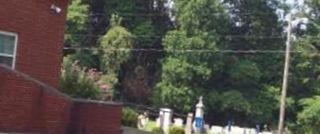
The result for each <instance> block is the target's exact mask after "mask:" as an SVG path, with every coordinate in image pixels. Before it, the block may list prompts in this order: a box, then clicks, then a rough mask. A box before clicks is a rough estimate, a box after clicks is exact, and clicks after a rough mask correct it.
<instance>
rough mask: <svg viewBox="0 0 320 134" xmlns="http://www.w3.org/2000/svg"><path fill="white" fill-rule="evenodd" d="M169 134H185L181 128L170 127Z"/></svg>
mask: <svg viewBox="0 0 320 134" xmlns="http://www.w3.org/2000/svg"><path fill="white" fill-rule="evenodd" d="M169 134H185V132H184V129H183V128H181V127H170V128H169Z"/></svg>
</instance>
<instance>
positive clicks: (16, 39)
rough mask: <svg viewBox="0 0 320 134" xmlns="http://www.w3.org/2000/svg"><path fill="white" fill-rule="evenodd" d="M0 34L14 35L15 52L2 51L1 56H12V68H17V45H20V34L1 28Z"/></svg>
mask: <svg viewBox="0 0 320 134" xmlns="http://www.w3.org/2000/svg"><path fill="white" fill-rule="evenodd" d="M0 34H2V35H6V36H14V48H13V54H12V55H11V54H4V53H0V56H1V57H7V58H12V65H11V68H12V69H15V68H16V60H17V57H16V56H17V46H18V34H16V33H12V32H6V31H2V30H0Z"/></svg>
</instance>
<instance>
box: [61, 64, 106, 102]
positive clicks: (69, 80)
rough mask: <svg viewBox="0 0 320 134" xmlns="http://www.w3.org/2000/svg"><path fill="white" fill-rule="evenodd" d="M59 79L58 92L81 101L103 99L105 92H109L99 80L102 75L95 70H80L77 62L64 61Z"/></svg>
mask: <svg viewBox="0 0 320 134" xmlns="http://www.w3.org/2000/svg"><path fill="white" fill-rule="evenodd" d="M61 73H62V74H61V79H60V90H61V91H62V92H64V93H66V94H68V95H70V96H71V97H74V98H82V99H93V100H101V99H105V97H104V96H105V95H104V94H105V92H107V91H108V90H109V87H108V85H107V84H106V83H104V82H103V81H102V80H101V76H102V73H101V72H98V71H97V70H96V69H86V68H81V67H80V66H79V65H78V62H77V61H76V62H73V63H72V62H71V61H70V60H69V59H67V58H66V59H65V61H64V64H63V67H62V70H61Z"/></svg>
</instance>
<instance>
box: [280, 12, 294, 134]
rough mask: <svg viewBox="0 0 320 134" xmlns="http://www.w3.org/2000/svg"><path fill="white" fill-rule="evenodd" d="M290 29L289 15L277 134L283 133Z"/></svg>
mask: <svg viewBox="0 0 320 134" xmlns="http://www.w3.org/2000/svg"><path fill="white" fill-rule="evenodd" d="M291 28H292V24H291V14H289V21H288V29H287V42H286V57H285V64H284V74H283V83H282V92H281V100H280V114H279V128H278V134H283V132H284V121H285V112H286V97H287V87H288V75H289V66H290V51H291Z"/></svg>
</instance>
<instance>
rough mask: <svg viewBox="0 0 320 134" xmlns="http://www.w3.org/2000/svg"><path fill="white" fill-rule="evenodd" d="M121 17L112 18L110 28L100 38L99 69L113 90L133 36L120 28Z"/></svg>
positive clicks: (127, 55)
mask: <svg viewBox="0 0 320 134" xmlns="http://www.w3.org/2000/svg"><path fill="white" fill-rule="evenodd" d="M120 23H121V17H118V16H117V15H113V16H112V22H111V24H112V25H111V28H110V29H109V30H108V32H107V34H106V35H105V36H103V37H102V38H101V45H100V48H101V52H100V60H101V62H102V64H101V69H102V70H103V71H104V73H105V77H104V78H105V81H107V82H108V83H109V84H110V85H111V86H112V88H113V86H114V85H115V84H116V83H117V82H118V79H117V72H118V71H119V70H120V66H121V65H122V64H123V63H125V62H126V61H127V60H128V58H129V56H130V52H131V51H130V49H131V48H132V47H133V35H132V34H131V33H130V32H129V31H128V30H127V29H126V28H124V27H121V26H120Z"/></svg>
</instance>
